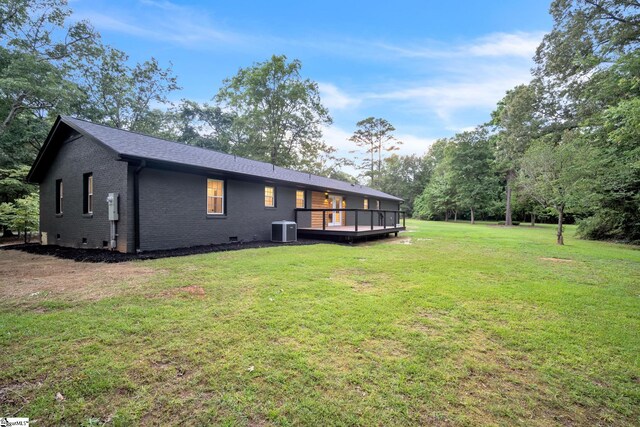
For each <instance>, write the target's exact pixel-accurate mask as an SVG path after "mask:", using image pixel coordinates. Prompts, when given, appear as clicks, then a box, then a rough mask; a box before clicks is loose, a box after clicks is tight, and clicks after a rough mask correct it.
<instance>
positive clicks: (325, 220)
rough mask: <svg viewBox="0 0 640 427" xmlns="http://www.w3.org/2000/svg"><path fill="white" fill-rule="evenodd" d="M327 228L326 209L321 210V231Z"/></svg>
mask: <svg viewBox="0 0 640 427" xmlns="http://www.w3.org/2000/svg"><path fill="white" fill-rule="evenodd" d="M326 229H327V211H325V210H323V211H322V231H324V230H326Z"/></svg>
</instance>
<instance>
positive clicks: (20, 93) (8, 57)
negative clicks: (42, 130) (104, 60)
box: [0, 0, 98, 135]
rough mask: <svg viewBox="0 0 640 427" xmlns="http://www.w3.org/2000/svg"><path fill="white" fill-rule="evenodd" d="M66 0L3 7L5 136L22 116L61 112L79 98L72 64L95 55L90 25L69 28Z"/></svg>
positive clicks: (0, 123) (27, 0)
mask: <svg viewBox="0 0 640 427" xmlns="http://www.w3.org/2000/svg"><path fill="white" fill-rule="evenodd" d="M70 15H71V10H70V9H69V8H68V7H67V2H66V1H65V0H22V1H14V0H9V1H6V2H3V4H2V6H0V40H2V46H1V47H0V113H1V116H0V135H2V133H4V132H6V131H7V129H9V127H10V126H11V124H12V123H13V121H14V120H15V119H16V118H18V117H19V116H21V115H23V114H40V112H41V111H51V110H61V109H63V108H64V106H67V105H69V103H72V102H73V100H74V99H75V98H76V97H78V95H79V91H78V88H77V86H76V85H74V84H73V83H72V82H70V81H69V80H68V72H69V70H70V68H71V67H72V65H71V64H74V63H75V62H77V61H78V60H79V59H80V58H84V57H86V56H87V55H90V54H91V53H92V49H93V47H94V46H95V42H96V40H97V37H98V36H97V34H96V33H95V32H94V31H93V29H92V28H91V26H90V25H89V24H88V23H87V22H86V21H79V22H75V23H73V24H67V19H68V18H69V16H70Z"/></svg>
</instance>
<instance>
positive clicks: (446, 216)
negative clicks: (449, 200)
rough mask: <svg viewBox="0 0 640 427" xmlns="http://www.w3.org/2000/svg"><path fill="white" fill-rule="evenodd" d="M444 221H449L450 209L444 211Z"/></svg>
mask: <svg viewBox="0 0 640 427" xmlns="http://www.w3.org/2000/svg"><path fill="white" fill-rule="evenodd" d="M444 220H445V222H447V221H449V209H447V210H446V211H444Z"/></svg>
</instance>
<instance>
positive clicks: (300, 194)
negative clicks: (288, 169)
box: [296, 190, 304, 209]
mask: <svg viewBox="0 0 640 427" xmlns="http://www.w3.org/2000/svg"><path fill="white" fill-rule="evenodd" d="M296 208H299V209H304V190H297V191H296Z"/></svg>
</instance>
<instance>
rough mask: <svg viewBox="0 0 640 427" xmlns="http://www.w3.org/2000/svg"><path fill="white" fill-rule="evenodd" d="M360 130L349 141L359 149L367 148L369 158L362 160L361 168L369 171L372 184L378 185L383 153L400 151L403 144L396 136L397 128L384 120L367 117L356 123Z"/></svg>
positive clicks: (366, 152)
mask: <svg viewBox="0 0 640 427" xmlns="http://www.w3.org/2000/svg"><path fill="white" fill-rule="evenodd" d="M356 126H357V128H358V129H356V131H355V132H354V133H353V135H352V136H351V138H349V141H352V142H354V143H355V144H356V145H357V146H358V147H363V148H365V154H367V155H368V157H366V158H364V159H363V160H362V163H361V165H360V168H361V169H363V170H368V172H367V173H366V175H368V176H369V180H370V184H371V185H372V186H375V185H376V181H377V179H376V177H379V176H380V173H381V170H382V159H383V152H390V151H395V150H398V149H399V147H398V145H400V144H402V142H401V141H399V140H398V139H397V138H396V137H395V136H394V135H393V132H394V131H395V130H396V128H395V127H393V125H392V124H391V123H389V122H388V121H387V120H385V119H382V118H375V117H367V118H366V119H364V120H360V121H359V122H358V123H356Z"/></svg>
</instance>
